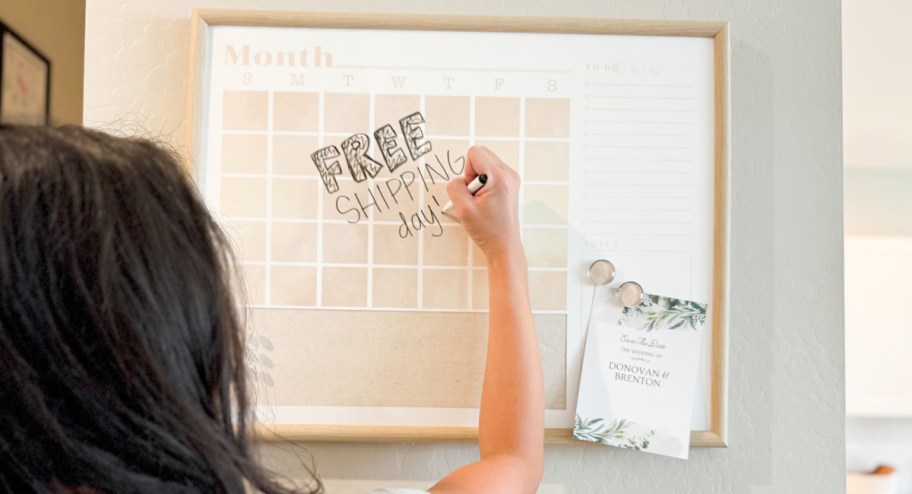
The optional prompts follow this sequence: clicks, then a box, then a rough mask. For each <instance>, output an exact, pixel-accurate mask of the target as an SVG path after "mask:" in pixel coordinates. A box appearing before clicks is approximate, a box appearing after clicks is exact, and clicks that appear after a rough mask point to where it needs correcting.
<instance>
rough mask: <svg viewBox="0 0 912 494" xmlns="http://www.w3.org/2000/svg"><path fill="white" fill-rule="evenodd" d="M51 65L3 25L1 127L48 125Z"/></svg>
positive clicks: (0, 46)
mask: <svg viewBox="0 0 912 494" xmlns="http://www.w3.org/2000/svg"><path fill="white" fill-rule="evenodd" d="M50 88H51V62H50V60H48V58H47V57H45V56H44V55H43V54H41V52H39V51H38V50H37V49H35V47H34V46H32V45H30V44H29V43H28V42H27V41H25V40H24V39H23V38H22V37H21V36H19V35H18V34H16V33H15V32H14V31H13V30H12V29H10V28H9V27H8V26H6V25H5V24H3V23H2V22H0V124H31V125H46V124H47V123H48V120H49V114H50V101H51V98H50Z"/></svg>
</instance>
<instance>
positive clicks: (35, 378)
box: [0, 126, 321, 493]
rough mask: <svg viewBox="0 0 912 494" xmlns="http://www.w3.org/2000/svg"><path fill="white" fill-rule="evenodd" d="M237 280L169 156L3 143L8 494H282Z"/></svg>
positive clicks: (62, 140) (4, 137) (41, 133)
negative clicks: (252, 438) (267, 463)
mask: <svg viewBox="0 0 912 494" xmlns="http://www.w3.org/2000/svg"><path fill="white" fill-rule="evenodd" d="M231 266H232V259H231V254H230V249H229V248H228V243H227V241H226V239H225V237H224V235H223V234H222V232H221V230H220V229H219V227H218V226H217V225H216V223H215V222H214V221H213V219H212V217H211V216H210V215H209V212H208V210H207V208H206V206H205V205H204V203H203V202H202V201H201V199H200V197H199V195H198V192H197V191H196V188H195V187H194V186H193V184H192V182H191V180H190V179H189V177H188V175H187V173H186V171H185V170H184V168H182V167H181V165H180V160H179V159H178V158H177V156H176V154H175V153H174V152H171V151H168V150H167V149H165V148H164V147H162V146H159V145H156V144H154V143H152V142H150V141H147V140H144V139H136V138H120V137H114V136H111V135H108V134H104V133H101V132H98V131H92V130H87V129H83V128H79V127H61V128H48V127H17V126H12V127H0V490H2V491H7V492H16V493H20V492H22V493H29V492H84V491H85V492H104V493H107V492H112V493H114V492H118V493H120V492H135V493H171V492H175V493H176V492H181V493H184V492H213V493H216V492H220V493H221V492H224V493H241V492H245V490H246V489H250V490H253V491H260V492H267V493H283V492H289V491H288V490H287V489H286V488H285V487H283V486H282V485H280V484H279V483H278V482H277V481H275V480H273V478H272V477H271V476H270V475H269V474H268V473H267V472H265V471H264V470H262V469H261V468H260V467H259V466H258V465H257V462H256V460H255V459H254V457H253V455H252V453H251V447H250V444H249V439H248V435H249V431H250V417H249V407H248V402H247V399H248V389H247V387H246V385H245V383H246V375H245V373H246V371H245V367H244V334H243V328H242V324H241V323H240V322H239V321H240V318H239V314H238V311H237V309H236V304H237V303H238V299H237V298H236V297H235V295H234V294H233V291H232V288H231V285H232V283H231V279H232V278H233V277H232V269H233V268H232V267H231ZM313 485H314V487H313V491H314V492H319V491H320V490H321V486H320V485H319V482H318V481H316V480H314V482H313Z"/></svg>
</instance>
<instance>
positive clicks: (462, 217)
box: [447, 146, 522, 259]
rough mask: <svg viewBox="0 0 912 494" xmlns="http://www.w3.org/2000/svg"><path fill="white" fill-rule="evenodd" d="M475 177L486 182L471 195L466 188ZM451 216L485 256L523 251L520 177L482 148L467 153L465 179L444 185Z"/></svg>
mask: <svg viewBox="0 0 912 494" xmlns="http://www.w3.org/2000/svg"><path fill="white" fill-rule="evenodd" d="M478 175H487V182H485V185H484V187H482V188H481V190H479V191H478V192H477V193H476V194H475V195H474V196H473V195H472V194H471V193H470V192H469V190H468V189H467V188H466V185H467V184H468V183H469V182H471V181H472V180H474V179H475V177H477V176H478ZM447 194H448V195H449V196H450V200H451V201H453V209H452V215H453V216H455V217H456V218H457V219H459V221H460V222H462V226H463V227H464V228H465V230H466V232H467V233H468V234H469V236H470V237H472V240H473V241H475V243H476V244H478V247H479V248H481V250H482V252H484V254H485V256H487V257H488V258H489V259H490V258H496V257H498V256H503V255H507V256H509V255H515V254H518V253H520V252H522V242H521V241H520V236H519V174H518V173H516V171H515V170H513V169H512V168H510V167H509V166H507V165H506V164H505V163H504V162H503V161H502V160H501V159H500V158H499V157H497V155H495V154H494V153H492V152H491V150H490V149H488V148H486V147H484V146H472V147H471V148H469V150H468V152H467V153H466V169H465V174H464V177H459V178H456V179H453V180H452V181H450V183H448V184H447Z"/></svg>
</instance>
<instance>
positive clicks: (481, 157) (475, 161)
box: [465, 146, 500, 183]
mask: <svg viewBox="0 0 912 494" xmlns="http://www.w3.org/2000/svg"><path fill="white" fill-rule="evenodd" d="M499 164H500V158H498V157H497V156H496V155H495V154H494V153H492V152H491V150H490V149H488V148H486V147H484V146H472V147H470V148H469V150H468V151H467V152H466V169H465V181H466V183H469V182H471V181H472V180H474V179H475V177H477V176H478V175H485V174H490V173H491V172H493V171H494V169H495V168H497V166H498V165H499Z"/></svg>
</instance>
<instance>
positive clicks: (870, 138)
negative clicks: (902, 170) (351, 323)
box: [842, 0, 912, 167]
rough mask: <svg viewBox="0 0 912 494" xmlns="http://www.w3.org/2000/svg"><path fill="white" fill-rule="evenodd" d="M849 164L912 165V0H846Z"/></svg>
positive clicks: (845, 111)
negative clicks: (910, 26) (911, 0)
mask: <svg viewBox="0 0 912 494" xmlns="http://www.w3.org/2000/svg"><path fill="white" fill-rule="evenodd" d="M842 18H843V23H842V39H843V58H842V60H843V67H842V69H843V70H842V77H843V93H844V99H843V105H844V106H843V118H844V122H845V165H846V166H847V167H912V91H910V89H909V88H912V29H909V23H910V22H912V2H910V1H909V0H843V2H842Z"/></svg>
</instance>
